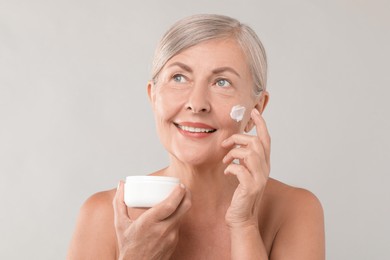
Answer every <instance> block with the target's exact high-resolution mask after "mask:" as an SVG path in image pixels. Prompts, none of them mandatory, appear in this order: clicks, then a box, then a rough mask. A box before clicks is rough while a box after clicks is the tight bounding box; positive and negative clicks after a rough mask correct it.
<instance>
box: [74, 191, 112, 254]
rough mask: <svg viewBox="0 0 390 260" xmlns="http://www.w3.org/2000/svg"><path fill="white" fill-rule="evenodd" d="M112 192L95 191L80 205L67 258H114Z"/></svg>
mask: <svg viewBox="0 0 390 260" xmlns="http://www.w3.org/2000/svg"><path fill="white" fill-rule="evenodd" d="M112 194H113V193H111V194H110V192H100V193H97V194H95V195H93V196H91V197H90V198H89V199H88V200H87V201H86V202H85V203H84V205H83V206H82V207H81V210H80V213H79V216H78V220H77V225H76V230H75V232H74V234H73V238H72V241H71V244H70V247H69V251H68V256H67V259H68V260H73V259H116V252H115V251H116V235H115V229H114V213H113V209H112V198H113V196H112Z"/></svg>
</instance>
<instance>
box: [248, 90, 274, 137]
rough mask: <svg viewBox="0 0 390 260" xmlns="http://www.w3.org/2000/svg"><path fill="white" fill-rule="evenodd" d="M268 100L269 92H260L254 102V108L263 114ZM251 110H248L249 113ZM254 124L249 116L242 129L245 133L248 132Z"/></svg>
mask: <svg viewBox="0 0 390 260" xmlns="http://www.w3.org/2000/svg"><path fill="white" fill-rule="evenodd" d="M268 101H269V93H268V91H266V90H264V91H263V92H261V95H260V97H259V99H258V101H257V102H256V103H255V106H254V109H257V110H258V111H259V112H260V115H261V114H263V112H264V109H265V108H266V106H267V104H268ZM251 112H252V111H250V113H251ZM254 126H255V123H254V122H253V119H252V118H251V117H250V118H249V121H248V123H247V124H246V126H245V128H244V131H245V132H246V133H248V132H250V131H251V130H252V128H253V127H254Z"/></svg>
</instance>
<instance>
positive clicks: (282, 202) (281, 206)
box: [267, 179, 325, 259]
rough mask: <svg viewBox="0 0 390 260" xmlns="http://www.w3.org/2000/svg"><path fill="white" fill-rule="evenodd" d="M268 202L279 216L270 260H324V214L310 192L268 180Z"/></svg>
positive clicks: (318, 202) (316, 199)
mask: <svg viewBox="0 0 390 260" xmlns="http://www.w3.org/2000/svg"><path fill="white" fill-rule="evenodd" d="M267 189H268V191H267V196H268V200H269V201H272V202H274V205H276V206H275V207H277V209H276V210H277V212H279V214H278V216H279V224H278V230H277V233H276V236H275V238H274V241H273V245H272V252H271V257H270V259H324V258H325V237H324V214H323V209H322V206H321V203H320V201H319V199H318V198H317V197H316V196H315V195H314V194H313V193H312V192H310V191H308V190H306V189H302V188H296V187H292V186H289V185H286V184H284V183H282V182H279V181H277V180H274V179H271V180H270V183H269V185H268V187H267Z"/></svg>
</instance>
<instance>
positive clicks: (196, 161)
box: [174, 153, 222, 167]
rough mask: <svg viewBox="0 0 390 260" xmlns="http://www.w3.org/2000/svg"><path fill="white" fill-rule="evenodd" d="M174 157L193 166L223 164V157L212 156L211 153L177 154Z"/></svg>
mask: <svg viewBox="0 0 390 260" xmlns="http://www.w3.org/2000/svg"><path fill="white" fill-rule="evenodd" d="M174 157H175V158H176V159H177V160H178V161H180V162H181V163H183V164H186V165H188V166H193V167H200V166H203V165H208V166H212V165H217V164H222V157H221V158H217V157H216V156H215V155H214V156H210V154H208V155H206V154H199V153H198V154H192V153H191V154H176V155H175V156H174Z"/></svg>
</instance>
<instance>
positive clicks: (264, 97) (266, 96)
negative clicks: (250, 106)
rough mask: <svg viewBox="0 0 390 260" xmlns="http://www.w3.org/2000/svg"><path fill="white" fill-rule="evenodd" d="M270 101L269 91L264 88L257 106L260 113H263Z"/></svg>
mask: <svg viewBox="0 0 390 260" xmlns="http://www.w3.org/2000/svg"><path fill="white" fill-rule="evenodd" d="M268 101H269V93H268V91H266V90H264V91H263V92H261V95H260V99H259V101H258V102H257V104H256V106H255V108H256V109H257V110H259V112H260V115H262V114H263V112H264V110H265V108H266V107H267V104H268Z"/></svg>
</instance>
